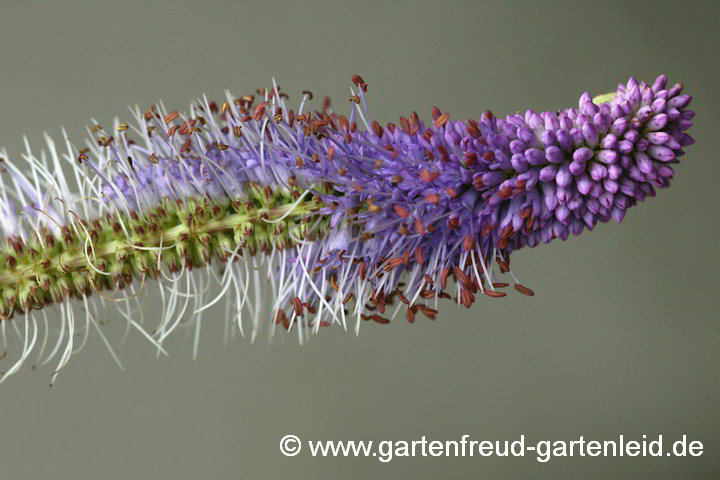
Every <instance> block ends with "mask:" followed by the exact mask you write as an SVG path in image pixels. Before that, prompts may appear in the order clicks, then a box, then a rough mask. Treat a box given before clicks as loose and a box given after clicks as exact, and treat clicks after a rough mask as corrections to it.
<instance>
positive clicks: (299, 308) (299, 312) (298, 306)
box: [293, 297, 303, 317]
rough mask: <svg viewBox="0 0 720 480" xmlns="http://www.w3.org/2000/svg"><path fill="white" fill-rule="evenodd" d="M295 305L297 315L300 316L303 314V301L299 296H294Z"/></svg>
mask: <svg viewBox="0 0 720 480" xmlns="http://www.w3.org/2000/svg"><path fill="white" fill-rule="evenodd" d="M293 305H294V307H295V315H297V316H298V317H299V316H301V315H302V313H303V310H302V302H301V301H300V299H299V298H298V297H295V298H293Z"/></svg>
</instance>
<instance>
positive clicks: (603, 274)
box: [0, 1, 720, 480]
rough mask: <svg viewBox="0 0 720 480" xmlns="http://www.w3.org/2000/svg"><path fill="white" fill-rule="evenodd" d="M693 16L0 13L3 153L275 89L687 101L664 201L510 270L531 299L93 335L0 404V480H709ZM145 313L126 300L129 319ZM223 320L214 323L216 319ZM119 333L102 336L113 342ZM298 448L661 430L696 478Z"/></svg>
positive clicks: (287, 10)
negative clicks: (679, 93)
mask: <svg viewBox="0 0 720 480" xmlns="http://www.w3.org/2000/svg"><path fill="white" fill-rule="evenodd" d="M719 17H720V8H719V5H718V3H716V2H648V3H642V2H616V3H610V2H567V3H561V2H547V3H543V2H479V1H478V2H452V1H444V2H416V3H411V2H402V1H394V2H368V1H363V2H356V1H332V2H329V1H328V2H300V1H291V2H283V3H280V2H272V1H265V2H214V1H185V2H137V3H136V2H97V1H86V2H83V1H67V2H30V1H26V2H2V4H0V112H1V115H0V144H2V145H4V146H6V147H7V148H8V151H9V153H10V155H15V156H17V155H19V154H20V153H21V151H22V150H23V148H24V147H23V143H22V135H23V134H27V135H28V136H29V138H30V141H31V143H32V145H34V146H35V148H36V149H39V148H40V146H41V143H42V132H43V131H47V132H49V133H50V134H51V135H53V136H54V137H56V138H59V136H60V127H61V126H65V127H66V128H67V129H68V131H69V133H70V135H71V137H73V139H74V140H75V141H76V143H78V144H79V143H81V142H82V141H83V139H84V134H85V133H84V126H85V125H86V124H87V123H88V122H89V119H90V117H91V116H93V117H95V118H97V119H98V120H99V121H100V122H101V123H102V122H110V121H111V120H112V118H113V117H114V116H115V115H120V116H121V118H123V119H126V120H129V115H128V114H127V113H128V110H127V105H128V104H130V103H133V104H134V103H136V102H137V103H139V104H141V105H147V104H150V103H152V102H154V101H156V100H157V99H158V98H162V100H163V101H164V102H165V103H166V105H177V106H178V107H180V108H181V109H185V108H187V105H188V103H189V101H190V100H191V99H193V98H195V97H196V96H198V95H200V94H202V93H207V94H208V96H210V97H213V98H220V97H222V95H223V92H224V89H226V88H228V89H231V90H232V91H233V92H235V93H238V94H243V93H246V92H251V91H254V89H255V88H256V87H260V86H267V85H269V82H270V80H271V77H272V76H275V77H276V78H277V80H278V83H279V84H280V85H281V86H282V87H283V90H284V91H286V92H288V93H289V94H290V95H291V101H293V100H294V101H298V99H299V92H300V91H301V90H303V89H306V88H309V89H311V90H313V92H314V93H315V95H316V98H321V97H322V95H323V94H328V95H330V96H331V97H332V98H333V99H334V101H335V103H334V105H335V109H336V111H339V112H342V111H344V110H345V109H346V108H347V106H346V105H347V96H348V95H349V86H350V76H351V75H352V74H354V73H359V74H361V75H362V76H363V77H364V78H365V80H366V81H367V82H368V83H369V85H370V88H369V93H370V107H371V110H372V112H373V115H374V117H375V118H376V119H379V120H383V121H391V120H393V121H395V120H396V119H397V117H398V115H400V114H407V113H408V112H409V111H411V110H417V111H418V112H419V113H421V116H423V118H427V117H429V112H430V108H431V106H432V105H438V106H439V107H440V108H441V109H442V110H443V111H448V112H451V113H452V115H453V116H454V117H455V118H466V117H468V116H474V117H477V116H479V115H480V113H481V112H482V111H483V110H485V109H487V108H490V109H492V110H493V111H494V112H496V113H497V114H503V115H504V114H507V113H512V112H515V111H516V110H517V109H525V108H528V107H531V108H535V109H556V108H559V107H565V106H574V105H576V104H577V99H578V97H579V95H580V94H581V93H582V92H583V91H585V90H588V91H590V92H592V93H593V94H597V93H603V92H606V91H611V90H614V88H615V86H616V84H617V83H618V82H619V81H624V80H626V79H627V76H628V75H631V74H633V75H636V76H637V77H638V78H640V79H648V80H652V79H654V78H655V76H656V75H657V74H658V73H661V72H665V73H667V74H668V75H669V77H670V81H671V82H676V81H682V82H684V83H685V85H686V88H687V91H688V92H691V93H692V94H693V95H694V102H693V106H694V109H695V110H696V111H697V116H696V118H695V126H694V127H693V128H692V130H691V131H690V133H691V134H692V135H693V136H694V137H695V138H696V139H697V143H696V144H695V145H694V146H692V147H690V148H689V154H688V155H687V156H685V157H683V159H682V160H683V162H682V163H681V164H680V165H679V166H678V167H677V168H676V179H675V181H674V183H673V186H672V188H670V189H669V190H664V191H661V192H659V195H658V197H657V198H654V199H650V200H649V201H647V202H646V203H645V204H642V205H640V206H639V207H637V208H635V209H633V210H632V211H631V212H630V213H629V215H628V217H627V218H626V220H625V222H624V223H623V224H622V225H617V224H614V223H612V224H608V225H601V226H599V227H598V228H597V229H596V230H595V231H594V232H592V233H590V234H588V233H585V234H583V235H582V236H581V237H578V238H574V239H572V240H571V241H568V242H565V243H563V242H560V241H557V242H555V243H553V244H552V245H550V246H542V247H539V248H537V249H534V250H528V251H521V252H518V253H517V254H515V255H514V257H513V266H514V271H516V273H517V274H518V275H519V276H520V278H521V279H522V281H523V283H525V284H527V285H529V286H531V287H533V288H534V289H535V291H536V293H537V295H536V296H535V297H534V298H527V297H524V296H521V295H511V296H509V297H508V298H506V299H504V300H495V301H493V300H492V299H486V300H482V299H481V301H480V302H478V303H476V305H475V306H474V307H473V308H472V309H471V310H469V311H467V310H464V309H458V308H455V307H454V306H453V305H451V304H446V305H445V307H446V308H444V309H443V311H442V313H441V315H440V317H439V319H438V320H437V321H435V322H430V321H427V320H424V319H421V320H420V321H418V322H416V323H415V324H414V325H408V324H406V323H404V322H401V321H398V322H396V323H395V324H393V325H390V326H387V327H383V326H379V325H376V326H372V325H366V326H367V327H368V328H363V329H362V330H361V335H360V337H359V338H355V337H354V336H353V334H351V333H344V332H342V331H341V330H340V329H337V328H336V329H328V330H325V331H323V332H322V334H321V335H319V336H316V337H314V338H313V339H312V341H311V342H310V343H309V344H308V345H306V346H303V347H300V346H298V345H297V342H296V340H295V338H294V337H293V336H288V337H287V338H285V339H279V341H275V342H273V344H272V345H268V344H267V342H266V341H264V337H263V340H262V341H258V342H256V343H255V344H252V345H251V344H250V343H249V342H248V341H242V340H240V341H235V342H232V343H231V344H230V345H229V346H227V347H223V345H222V328H221V321H222V318H220V317H219V315H220V313H216V314H215V318H213V319H211V321H206V322H205V324H204V334H203V336H202V340H201V345H200V355H199V358H198V360H196V361H193V360H192V355H191V341H188V340H187V339H185V338H183V336H182V335H181V336H179V337H178V338H176V339H174V341H172V342H170V343H169V344H168V345H169V348H170V352H171V356H170V358H161V359H156V358H155V352H154V350H153V349H152V348H151V347H149V345H148V344H147V342H145V341H144V340H142V339H141V338H139V335H131V338H130V339H129V340H128V341H127V342H126V344H125V345H124V346H123V347H122V348H120V349H119V354H120V356H121V358H122V360H123V362H124V363H125V366H126V369H127V371H126V372H122V371H120V370H119V369H118V368H117V367H116V366H115V364H114V363H113V361H112V359H111V357H110V355H109V354H108V353H107V351H106V350H105V349H104V347H103V346H102V343H101V341H100V340H99V339H98V338H93V339H91V341H90V342H89V346H88V347H87V348H86V349H85V350H84V351H82V352H81V353H80V354H79V355H78V356H76V357H75V358H74V360H73V361H72V362H71V364H70V365H69V366H68V368H66V369H65V371H64V372H63V373H62V374H61V376H60V378H59V381H58V382H57V384H56V385H55V386H54V387H53V388H48V381H49V370H47V369H45V370H38V371H32V370H30V369H29V368H26V369H25V370H24V371H23V372H21V374H19V375H17V376H15V377H14V378H11V379H10V380H9V381H8V382H6V383H5V384H3V385H2V386H0V478H21V479H44V478H67V479H72V480H80V479H99V478H102V479H174V480H181V479H196V478H218V479H219V478H222V479H225V478H249V479H255V478H258V479H262V478H285V479H308V478H347V479H354V478H398V477H405V476H407V477H411V478H423V479H424V478H437V477H442V478H466V477H467V476H468V475H469V474H470V475H474V476H482V477H483V478H494V479H515V478H549V479H565V478H568V479H570V478H571V479H575V478H583V479H595V478H597V479H608V478H638V479H645V478H653V479H664V478H683V479H710V478H718V476H719V475H720V457H719V454H720V435H719V431H720V412H719V407H718V405H719V402H718V400H720V398H719V394H720V385H719V382H718V374H719V373H720V348H719V347H720V341H719V339H720V319H719V318H718V310H719V308H718V307H720V301H718V292H719V288H720V281H719V278H718V276H719V273H720V256H719V255H718V246H717V239H718V238H719V237H720V221H719V218H720V217H719V214H718V212H719V209H718V206H719V205H718V190H717V188H718V184H719V182H718V180H720V178H719V177H720V175H719V173H720V167H719V163H718V157H717V155H718V151H719V148H718V147H719V145H718V137H719V135H718V132H719V131H720V109H719V107H720V97H719V96H718V94H717V90H718V79H719V78H720V76H719V73H720V72H719V69H718V60H717V54H716V50H717V48H718V46H719V42H718V39H719V36H720V34H719V33H718V27H717V18H719ZM156 307H157V305H151V306H149V307H148V308H149V311H148V313H149V314H150V317H151V318H152V317H153V316H155V315H156V311H153V310H152V308H156ZM216 312H220V310H216ZM120 334H121V332H118V331H115V332H114V335H113V337H112V338H113V339H114V340H115V341H116V342H117V341H119V337H120V336H121V335H120ZM288 433H293V434H296V435H298V436H299V437H301V438H303V439H312V440H341V439H344V440H347V439H354V440H376V441H377V440H407V441H412V440H416V439H419V438H420V436H422V435H427V436H428V438H432V439H438V440H451V439H457V438H459V437H460V436H461V435H462V434H465V433H467V434H470V435H471V437H472V438H473V439H477V440H482V439H490V440H496V439H497V440H506V439H507V440H514V439H516V438H517V437H519V435H521V434H525V435H526V436H527V437H528V440H532V441H537V440H541V439H549V440H556V439H563V440H572V439H576V438H577V437H578V436H580V435H584V436H585V438H586V439H599V440H606V439H615V438H617V436H618V435H619V434H624V435H625V436H626V437H635V438H641V437H642V435H643V434H647V435H649V436H653V435H657V434H663V435H665V437H666V441H670V440H675V439H676V438H677V437H679V436H681V435H682V434H687V435H688V436H689V437H690V438H691V439H695V440H700V441H702V442H703V443H704V445H705V453H704V455H703V456H701V457H699V458H664V457H663V458H588V457H586V458H577V457H576V458H555V459H552V460H551V461H550V462H548V463H546V464H541V463H538V462H536V461H535V459H534V458H532V457H529V456H526V457H525V458H479V457H475V458H430V457H428V458H398V459H395V460H393V461H392V462H390V463H387V464H383V463H380V462H378V461H377V459H375V458H312V457H311V456H310V455H309V453H308V452H307V449H306V448H305V450H304V451H303V452H302V453H301V454H300V455H298V456H297V457H294V458H286V457H283V456H281V454H280V453H279V450H278V442H279V440H280V438H281V437H282V436H283V435H285V434H288Z"/></svg>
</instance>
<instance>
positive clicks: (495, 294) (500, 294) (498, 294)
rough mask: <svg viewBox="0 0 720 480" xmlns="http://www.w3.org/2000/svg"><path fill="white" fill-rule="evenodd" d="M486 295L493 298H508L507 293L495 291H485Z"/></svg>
mask: <svg viewBox="0 0 720 480" xmlns="http://www.w3.org/2000/svg"><path fill="white" fill-rule="evenodd" d="M485 295H487V296H488V297H493V298H501V297H507V293H505V292H496V291H495V290H485Z"/></svg>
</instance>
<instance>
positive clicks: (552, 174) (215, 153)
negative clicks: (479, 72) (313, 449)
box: [0, 76, 694, 363]
mask: <svg viewBox="0 0 720 480" xmlns="http://www.w3.org/2000/svg"><path fill="white" fill-rule="evenodd" d="M353 81H354V83H355V85H356V88H355V89H354V90H353V96H352V98H351V103H350V105H351V111H350V114H349V116H348V117H345V116H343V115H338V114H336V113H334V112H333V111H332V110H331V109H330V108H329V105H330V104H329V101H326V102H325V104H324V106H323V108H322V109H321V110H318V111H311V110H308V109H307V102H308V101H309V100H311V98H312V94H311V93H310V92H307V91H306V92H304V93H303V101H302V104H301V106H300V109H299V111H298V112H297V113H295V112H293V111H292V110H291V109H289V108H288V107H287V106H286V102H285V97H286V95H284V94H281V93H280V91H279V89H278V88H277V87H275V86H273V88H272V89H267V90H264V91H261V93H260V98H259V99H257V100H256V99H255V98H254V97H253V96H245V97H241V98H234V97H232V96H231V95H230V94H228V96H227V102H225V103H224V104H223V105H222V106H221V107H219V106H218V105H217V104H215V103H210V102H208V101H207V99H203V100H202V101H197V102H195V103H194V104H193V106H192V109H191V112H190V115H189V116H186V115H182V114H179V113H178V112H175V111H172V112H170V111H167V110H166V109H165V108H164V107H163V106H162V105H159V106H157V107H153V108H152V109H150V110H148V111H147V112H142V111H140V109H136V110H135V112H134V115H135V117H136V125H135V126H134V127H132V130H130V127H129V125H126V124H116V125H115V126H114V127H113V129H107V130H106V129H103V128H101V127H100V126H96V127H94V128H92V129H91V136H92V138H91V142H90V143H89V147H90V148H89V149H88V150H83V151H78V150H77V149H75V148H74V147H72V146H71V145H70V144H69V142H68V143H67V148H68V152H67V153H66V154H65V155H64V156H63V155H60V154H58V153H57V150H56V148H55V145H54V144H53V143H52V141H51V140H49V139H48V147H49V148H48V151H49V155H47V156H46V155H44V154H43V155H41V158H37V157H35V156H33V155H32V153H31V152H30V151H29V147H28V154H27V160H28V162H29V164H30V167H31V168H30V169H29V170H28V171H27V172H23V171H21V170H20V169H19V168H18V167H17V166H16V165H15V164H14V163H13V162H10V161H9V160H6V161H5V162H4V167H3V168H4V169H5V170H6V171H8V172H9V173H10V178H11V180H10V181H3V182H2V183H0V226H2V229H3V231H4V233H5V237H6V240H7V245H6V248H5V249H4V253H3V257H2V258H3V259H4V260H5V262H4V264H5V265H6V267H4V270H2V269H0V287H1V288H2V291H3V292H4V295H3V298H0V316H2V317H3V318H9V317H11V316H13V315H14V314H16V313H25V314H26V315H29V314H30V312H31V311H32V309H35V308H40V307H42V306H43V305H45V304H47V303H52V302H59V303H61V305H63V306H62V307H61V308H63V315H62V319H63V322H67V321H68V320H67V319H68V318H70V316H69V315H70V314H69V313H67V312H69V311H70V309H71V308H72V307H71V306H68V304H67V303H63V302H62V301H63V300H64V299H65V298H67V296H68V295H71V296H74V297H77V298H80V299H82V300H83V301H84V302H87V297H88V295H89V294H90V293H91V292H102V291H104V290H117V289H121V288H124V287H131V288H134V286H133V285H136V283H137V282H135V280H140V281H142V282H144V281H145V278H146V277H148V276H149V277H152V278H158V279H160V280H162V279H163V278H171V279H172V282H173V283H172V286H171V287H167V286H161V288H163V289H167V288H169V290H168V292H167V293H166V296H163V299H164V301H165V302H167V303H170V304H172V305H173V310H172V312H174V310H175V305H176V304H177V303H178V302H183V301H185V300H184V299H185V298H188V296H189V295H191V294H192V295H195V296H197V297H198V298H199V299H200V300H199V301H198V302H197V303H196V304H195V309H194V310H195V313H196V314H197V315H198V316H200V315H201V314H202V313H201V312H202V311H203V310H204V309H205V307H203V305H204V303H205V302H204V300H203V299H204V297H203V296H202V295H201V293H200V292H201V290H202V289H201V288H200V287H198V286H197V285H196V281H195V280H193V282H192V285H193V286H192V288H191V287H190V282H188V287H187V288H188V292H186V293H185V296H184V297H183V296H182V295H181V291H180V288H179V287H178V285H180V284H181V281H180V278H181V277H182V276H183V274H185V273H186V272H187V271H188V270H190V269H197V268H200V267H207V266H209V265H211V264H212V258H214V257H217V258H218V259H219V260H220V262H221V263H224V264H226V267H227V268H225V269H224V270H223V272H222V273H221V274H220V275H222V278H221V279H220V280H221V282H220V283H221V284H222V285H223V289H222V294H224V293H225V292H230V294H231V295H234V298H235V301H236V302H235V303H236V305H235V310H233V311H236V312H237V313H236V314H234V315H229V316H228V318H231V319H232V320H231V321H232V322H235V323H236V324H237V325H238V326H239V328H240V329H241V330H242V329H243V320H242V317H241V312H242V311H243V309H246V310H250V311H251V314H252V315H251V320H250V322H251V326H252V330H251V331H252V336H253V337H254V335H255V334H256V332H257V331H258V330H259V328H260V326H259V316H260V311H261V307H260V305H261V303H262V295H263V294H264V293H265V291H270V292H271V295H270V296H271V300H272V302H271V306H272V312H271V314H270V316H271V320H272V322H271V324H272V328H275V325H276V324H281V325H284V326H285V327H287V328H290V327H292V326H294V325H297V326H298V335H299V336H300V338H301V340H302V339H303V338H304V336H305V335H306V333H307V332H308V331H310V330H312V329H317V328H319V327H320V326H324V325H328V324H332V323H340V324H343V325H345V323H346V321H347V319H349V318H354V319H355V320H356V328H358V327H359V325H360V321H361V320H373V321H375V322H378V323H387V322H388V321H389V319H392V318H394V317H395V316H396V314H398V313H399V311H401V309H402V310H404V311H405V316H406V318H407V320H408V321H410V322H412V321H414V320H415V317H416V314H418V313H422V314H424V315H425V316H427V317H430V318H434V317H435V315H436V314H437V308H436V307H437V301H438V299H440V298H452V299H453V300H454V301H455V302H457V303H459V304H462V305H464V306H465V307H468V308H469V307H470V305H471V304H472V303H474V301H475V300H476V295H478V294H485V295H487V296H490V297H501V296H504V295H505V293H504V292H502V291H501V290H502V288H503V287H504V286H507V284H506V283H502V282H498V281H497V278H496V277H497V275H498V272H497V270H496V267H497V269H499V271H500V273H506V272H509V264H510V255H511V253H512V252H513V251H515V250H518V249H520V248H523V247H534V246H536V245H538V244H540V243H549V242H551V241H552V240H554V239H556V238H561V239H563V240H565V239H567V238H568V237H569V236H570V235H571V234H573V235H578V234H580V233H581V232H582V231H583V230H584V229H585V228H588V229H589V230H592V229H593V228H594V227H595V225H596V223H597V222H598V221H600V222H607V221H609V220H610V219H614V220H616V221H617V222H620V221H622V220H623V219H624V217H625V215H626V212H627V210H628V209H629V208H630V207H632V206H634V205H636V204H637V203H638V202H639V201H642V200H643V199H644V198H645V197H646V196H654V194H655V188H658V187H660V188H662V187H667V186H668V185H669V179H670V178H671V177H672V175H673V173H674V172H673V170H672V168H671V167H670V164H672V163H676V162H677V158H678V157H680V156H681V155H683V153H684V152H683V146H687V145H691V144H692V143H693V142H694V140H693V139H692V137H690V136H689V135H688V134H686V133H684V132H685V130H687V129H688V128H689V127H690V126H691V125H692V121H691V119H692V118H693V116H694V113H693V112H692V111H690V110H687V109H686V108H687V106H688V105H689V104H690V102H691V100H692V97H690V96H688V95H684V94H682V90H683V88H682V85H680V84H677V85H675V86H672V87H670V88H667V85H666V84H667V79H666V78H665V77H664V76H660V77H658V78H657V79H656V80H655V81H654V82H653V83H652V85H648V84H646V83H644V82H638V81H637V80H635V79H634V78H630V79H629V81H628V82H627V84H625V85H620V86H619V87H618V89H617V91H616V93H615V94H614V95H613V96H612V98H611V99H609V101H606V102H604V103H600V102H599V101H598V103H595V102H594V101H593V99H592V97H591V96H590V95H589V94H588V93H585V94H583V95H582V96H581V97H580V101H579V108H578V109H574V108H569V109H566V110H562V111H557V112H541V113H537V112H534V111H532V110H528V111H527V112H525V113H524V114H521V113H517V114H514V115H509V116H507V117H505V118H499V117H496V116H495V115H494V114H493V113H492V112H490V111H485V112H483V113H482V114H481V115H480V118H479V119H467V120H466V121H457V120H454V119H452V118H451V117H450V115H448V114H447V113H445V114H444V113H442V112H441V111H440V110H439V109H437V108H435V107H434V108H433V110H432V120H431V121H429V122H428V123H426V122H424V121H422V120H420V118H419V116H418V115H417V114H416V113H414V112H413V113H412V114H411V115H409V116H407V117H404V116H403V117H400V119H399V122H398V124H393V123H387V124H386V125H385V126H382V125H380V124H379V123H378V122H376V121H373V120H372V117H371V115H370V113H369V111H368V108H367V98H366V96H365V93H366V91H367V84H365V83H364V81H363V80H362V79H361V78H360V77H358V76H354V77H353ZM258 100H259V101H258ZM358 125H361V126H363V127H364V129H362V128H358ZM131 132H133V133H134V135H130V133H131ZM3 156H4V157H7V155H3ZM63 157H64V158H65V159H67V160H70V161H71V164H72V168H73V175H72V176H71V177H70V178H72V179H74V180H75V187H74V188H71V187H69V184H70V183H72V182H71V181H70V180H68V179H67V178H66V177H65V176H64V175H63V173H62V169H61V167H60V159H62V158H63ZM16 201H17V202H19V204H21V205H22V207H23V209H22V210H21V211H22V213H18V210H17V209H16V206H15V203H14V202H16ZM16 216H17V219H18V220H17V221H16ZM260 267H263V270H262V276H263V277H264V278H265V279H266V280H267V281H268V282H269V285H270V288H269V289H266V288H263V287H262V286H261V285H260V277H259V275H260V274H259V273H258V272H259V271H260V270H258V269H259V268H260ZM165 272H169V274H170V275H174V274H175V273H179V276H173V277H168V273H165ZM42 275H45V276H46V277H47V279H46V280H47V282H46V283H44V280H42V279H45V277H42V279H41V276H42ZM511 275H512V274H511ZM451 277H452V278H454V279H455V285H454V286H453V287H450V284H449V283H448V280H449V279H450V278H451ZM512 279H513V282H512V283H513V284H514V286H515V289H516V290H518V291H519V292H521V293H523V294H526V295H532V294H533V293H532V291H531V290H529V289H528V288H527V287H525V286H523V285H521V284H519V283H518V282H517V280H516V279H515V277H514V275H512ZM38 281H40V284H38ZM134 282H135V283H134ZM46 287H47V288H46ZM448 288H451V290H448ZM249 291H252V292H254V293H252V294H249V293H248V292H249ZM214 302H215V300H213V301H211V302H210V304H213V303H214ZM186 303H187V302H186ZM122 305H123V308H125V307H124V306H125V303H123V304H122ZM395 305H397V307H396V306H395ZM431 305H432V306H431ZM172 312H171V313H170V314H167V315H165V316H164V317H163V318H162V319H161V322H160V327H159V330H157V331H156V333H155V336H150V335H148V338H151V339H152V340H153V341H154V342H157V345H158V346H160V345H161V344H162V341H163V340H164V339H165V338H166V337H167V335H168V334H169V333H170V332H171V331H172V330H173V329H174V328H175V326H176V325H177V324H178V322H177V321H175V320H174V318H175V317H174V314H173V313H172ZM123 315H124V316H125V318H126V319H128V321H129V322H133V320H132V318H131V317H128V314H127V313H124V312H123ZM198 321H199V320H198ZM138 328H140V327H138ZM61 363H62V361H61Z"/></svg>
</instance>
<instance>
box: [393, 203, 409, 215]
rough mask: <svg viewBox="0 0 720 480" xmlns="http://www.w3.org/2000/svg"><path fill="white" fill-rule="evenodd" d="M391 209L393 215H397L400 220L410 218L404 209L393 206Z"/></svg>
mask: <svg viewBox="0 0 720 480" xmlns="http://www.w3.org/2000/svg"><path fill="white" fill-rule="evenodd" d="M393 209H394V210H395V213H397V214H398V215H399V216H401V217H402V218H408V217H409V216H410V214H409V213H408V211H407V210H406V209H405V207H401V206H400V205H394V206H393Z"/></svg>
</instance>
